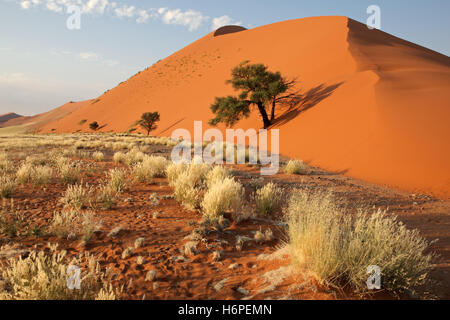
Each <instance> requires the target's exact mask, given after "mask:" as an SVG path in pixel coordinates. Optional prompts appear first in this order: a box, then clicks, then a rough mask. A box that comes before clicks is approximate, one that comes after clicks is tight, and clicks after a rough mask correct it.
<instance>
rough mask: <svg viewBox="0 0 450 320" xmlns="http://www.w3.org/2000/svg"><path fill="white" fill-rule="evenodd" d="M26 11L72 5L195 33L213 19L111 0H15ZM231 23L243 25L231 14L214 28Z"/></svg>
mask: <svg viewBox="0 0 450 320" xmlns="http://www.w3.org/2000/svg"><path fill="white" fill-rule="evenodd" d="M15 1H16V2H17V3H18V4H19V5H20V7H21V8H22V9H25V10H28V9H31V8H35V7H40V8H43V9H45V10H49V11H52V12H57V13H66V12H67V8H68V7H70V6H72V5H78V6H80V7H81V13H83V14H98V15H103V14H105V13H109V14H111V15H113V16H116V17H118V18H121V19H134V20H135V21H136V22H137V23H146V22H147V21H148V20H149V19H153V20H160V21H162V22H163V23H164V24H168V25H179V26H184V27H187V28H188V29H189V31H195V30H197V29H198V28H200V27H201V26H203V25H204V24H205V23H207V22H208V21H211V18H210V17H208V16H206V15H204V14H203V13H201V12H200V11H197V10H193V9H188V10H182V9H170V8H150V9H142V8H138V7H135V6H134V5H129V4H123V3H118V2H115V1H111V0H15ZM227 24H239V25H240V24H241V22H233V19H232V18H230V17H229V16H227V15H224V16H222V17H217V18H214V19H212V28H213V29H217V28H219V27H221V26H224V25H227Z"/></svg>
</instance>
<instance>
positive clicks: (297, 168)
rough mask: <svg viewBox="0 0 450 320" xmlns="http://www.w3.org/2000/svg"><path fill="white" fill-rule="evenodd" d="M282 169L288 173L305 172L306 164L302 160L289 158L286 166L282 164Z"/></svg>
mask: <svg viewBox="0 0 450 320" xmlns="http://www.w3.org/2000/svg"><path fill="white" fill-rule="evenodd" d="M283 171H284V172H285V173H289V174H303V173H305V172H306V166H305V164H304V163H303V161H300V160H289V162H288V163H287V164H286V166H284V168H283Z"/></svg>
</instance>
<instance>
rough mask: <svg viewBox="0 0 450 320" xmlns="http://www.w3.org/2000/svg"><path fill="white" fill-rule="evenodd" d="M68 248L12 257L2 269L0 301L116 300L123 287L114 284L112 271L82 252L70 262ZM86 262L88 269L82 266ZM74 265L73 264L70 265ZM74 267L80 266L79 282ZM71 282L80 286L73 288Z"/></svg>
mask: <svg viewBox="0 0 450 320" xmlns="http://www.w3.org/2000/svg"><path fill="white" fill-rule="evenodd" d="M66 255H67V253H66V251H58V250H57V245H51V246H50V251H49V252H48V253H46V252H45V251H44V250H43V251H39V252H37V251H31V252H30V254H29V255H28V257H27V258H22V257H19V258H16V259H9V260H8V261H7V262H6V263H5V264H4V265H3V266H2V272H1V278H2V282H3V283H2V287H0V299H1V300H94V299H97V300H115V299H118V298H119V297H120V295H121V294H122V292H123V288H118V289H115V288H113V287H112V284H111V277H112V275H111V273H108V272H103V271H101V269H100V265H99V264H98V262H97V261H96V259H95V258H94V257H93V256H92V255H89V254H87V253H86V254H84V255H83V254H82V255H80V256H79V257H76V258H74V259H72V261H70V263H68V261H67V258H66ZM82 265H86V266H87V267H86V268H81V266H82ZM71 266H72V267H71ZM73 266H77V267H78V266H80V269H79V272H80V280H81V281H79V282H78V281H76V277H75V272H76V270H78V269H77V268H75V267H73ZM68 276H69V277H70V276H72V277H73V279H74V281H73V282H71V285H73V286H74V288H76V287H78V285H79V289H76V290H71V289H70V288H69V286H68Z"/></svg>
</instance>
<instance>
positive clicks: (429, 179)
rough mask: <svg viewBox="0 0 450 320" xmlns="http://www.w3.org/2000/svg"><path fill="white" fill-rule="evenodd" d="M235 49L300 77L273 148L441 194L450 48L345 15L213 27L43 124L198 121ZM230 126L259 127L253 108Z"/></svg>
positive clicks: (70, 127) (234, 60) (56, 127)
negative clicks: (221, 29)
mask: <svg viewBox="0 0 450 320" xmlns="http://www.w3.org/2000/svg"><path fill="white" fill-rule="evenodd" d="M225 33H226V32H225ZM243 60H250V61H251V62H253V63H264V64H266V65H268V66H269V67H270V69H272V70H279V71H281V72H282V73H283V74H284V75H286V76H288V77H291V78H295V77H297V78H298V80H299V83H298V89H300V90H301V93H302V95H303V97H302V100H301V101H300V102H299V103H298V104H296V105H294V106H290V107H285V108H284V109H280V110H279V112H278V114H277V123H276V124H275V125H274V127H275V128H279V129H280V140H281V141H280V152H281V153H282V154H284V155H287V156H292V157H296V158H301V159H304V160H305V161H307V162H308V163H310V164H311V165H315V166H320V167H322V168H324V169H327V170H331V171H336V172H344V173H346V174H347V175H349V176H352V177H356V178H361V179H364V180H367V181H370V182H374V183H379V184H383V185H388V186H393V187H399V188H402V189H405V190H408V191H411V192H425V193H431V194H434V195H437V196H440V197H445V198H447V197H449V196H450V168H449V163H450V148H449V143H448V141H450V126H449V125H448V122H449V119H450V106H449V101H450V90H449V89H450V58H449V57H447V56H444V55H441V54H439V53H437V52H434V51H431V50H428V49H426V48H423V47H420V46H417V45H414V44H412V43H410V42H407V41H404V40H401V39H399V38H396V37H394V36H392V35H389V34H387V33H384V32H381V31H377V30H369V29H368V28H367V27H366V26H365V25H363V24H360V23H359V22H356V21H354V20H351V19H348V18H345V17H317V18H306V19H300V20H292V21H286V22H281V23H276V24H272V25H267V26H263V27H259V28H255V29H252V30H242V31H240V30H233V33H228V34H221V35H219V36H216V37H215V36H214V33H211V34H209V35H207V36H205V37H204V38H202V39H200V40H198V41H196V42H194V43H192V44H191V45H189V46H187V47H186V48H184V49H182V50H180V51H178V52H177V53H175V54H173V55H172V56H170V57H168V58H166V59H165V60H163V61H161V62H159V63H157V64H155V65H154V66H152V67H150V68H148V69H147V70H145V71H143V72H141V73H139V74H138V75H136V76H134V77H132V78H131V79H130V80H128V81H126V82H124V83H122V84H120V85H119V86H117V87H116V88H114V89H113V90H110V91H108V92H107V93H105V94H104V95H102V96H100V97H99V99H100V100H99V101H97V102H96V103H95V104H92V103H88V104H85V105H84V106H82V107H80V108H79V109H78V110H76V111H74V112H73V113H71V114H70V115H68V116H66V117H64V118H63V119H60V120H59V121H57V122H51V123H48V124H46V125H45V126H44V127H43V128H42V129H43V132H51V130H52V129H53V131H56V132H68V131H77V130H79V129H83V130H84V131H88V130H89V129H88V125H87V123H89V122H91V121H98V122H99V124H100V125H101V126H104V127H103V129H102V130H103V131H126V130H127V129H129V127H130V125H131V124H132V123H133V122H135V121H136V120H137V119H138V118H139V117H140V115H141V114H142V113H143V112H146V111H155V110H158V111H159V112H160V113H161V123H160V124H159V128H158V130H157V131H156V132H155V134H157V135H166V136H170V134H171V132H172V131H173V130H174V129H176V128H187V129H189V130H192V127H193V121H194V120H202V121H203V125H204V129H205V128H207V127H208V125H207V121H208V120H209V119H210V118H211V117H212V114H211V112H210V110H209V106H210V105H211V103H212V102H213V101H214V97H215V96H222V95H226V94H231V93H233V90H232V89H231V87H230V86H229V85H226V84H225V80H226V79H229V77H230V70H231V68H232V67H234V66H235V65H237V64H238V63H240V62H242V61H243ZM94 101H95V100H94ZM83 119H86V120H87V123H86V124H84V125H83V126H80V125H79V124H78V123H79V122H80V120H83ZM237 127H241V128H244V129H246V128H260V127H261V121H260V119H259V117H258V114H257V112H256V111H255V112H254V113H253V115H252V117H250V118H249V119H246V120H243V121H241V122H240V123H239V124H238V126H237Z"/></svg>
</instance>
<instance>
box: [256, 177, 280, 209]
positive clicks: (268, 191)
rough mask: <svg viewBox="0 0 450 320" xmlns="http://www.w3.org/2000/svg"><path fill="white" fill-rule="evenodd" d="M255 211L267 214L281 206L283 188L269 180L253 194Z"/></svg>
mask: <svg viewBox="0 0 450 320" xmlns="http://www.w3.org/2000/svg"><path fill="white" fill-rule="evenodd" d="M253 199H254V201H255V205H256V212H257V213H258V214H259V215H261V216H269V215H271V214H273V213H274V212H275V211H276V210H278V209H279V208H280V207H281V203H282V200H283V190H282V189H281V188H280V187H278V186H277V185H276V184H274V183H272V182H269V183H268V184H266V185H265V186H264V187H262V188H261V189H259V190H257V191H256V192H255V194H254V195H253Z"/></svg>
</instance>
